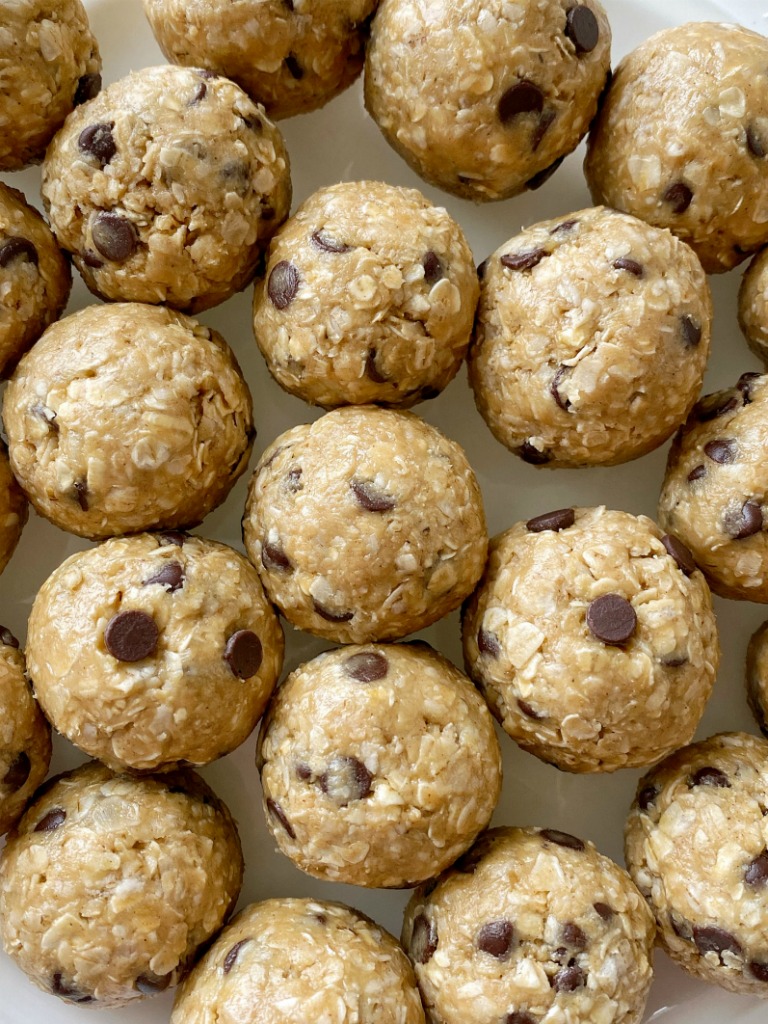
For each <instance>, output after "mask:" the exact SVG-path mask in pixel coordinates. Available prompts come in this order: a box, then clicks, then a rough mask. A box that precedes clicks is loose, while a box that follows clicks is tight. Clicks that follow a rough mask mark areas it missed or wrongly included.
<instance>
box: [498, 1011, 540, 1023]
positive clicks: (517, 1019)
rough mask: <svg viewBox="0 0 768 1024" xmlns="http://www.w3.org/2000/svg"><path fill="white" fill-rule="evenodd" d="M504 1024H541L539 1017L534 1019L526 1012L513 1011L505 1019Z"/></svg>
mask: <svg viewBox="0 0 768 1024" xmlns="http://www.w3.org/2000/svg"><path fill="white" fill-rule="evenodd" d="M504 1024H539V1018H538V1017H532V1016H531V1015H530V1013H526V1012H525V1010H513V1011H512V1013H508V1014H507V1016H506V1017H505V1018H504Z"/></svg>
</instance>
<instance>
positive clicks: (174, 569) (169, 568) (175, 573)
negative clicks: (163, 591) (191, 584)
mask: <svg viewBox="0 0 768 1024" xmlns="http://www.w3.org/2000/svg"><path fill="white" fill-rule="evenodd" d="M186 578H187V577H186V575H185V573H184V570H183V569H182V567H181V566H180V565H179V563H178V562H166V563H165V565H164V566H163V567H162V569H160V571H159V572H156V573H155V575H154V576H150V577H149V579H148V580H144V583H143V586H145V587H151V586H152V584H154V583H158V584H159V585H160V586H162V587H167V588H168V593H169V594H174V593H175V592H176V591H177V590H181V588H182V587H183V586H184V581H185V580H186Z"/></svg>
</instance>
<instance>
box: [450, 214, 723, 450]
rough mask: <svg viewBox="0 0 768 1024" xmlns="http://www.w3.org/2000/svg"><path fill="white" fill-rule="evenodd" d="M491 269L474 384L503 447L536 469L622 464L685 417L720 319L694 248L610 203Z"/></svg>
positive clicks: (474, 356) (475, 350) (544, 234)
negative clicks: (715, 319) (716, 318)
mask: <svg viewBox="0 0 768 1024" xmlns="http://www.w3.org/2000/svg"><path fill="white" fill-rule="evenodd" d="M482 266H483V280H482V283H481V288H480V306H479V308H478V312H477V320H476V327H475V337H474V342H473V345H472V348H471V350H470V360H469V375H470V383H471V385H472V388H473V390H474V393H475V401H476V403H477V407H478V409H479V411H480V413H481V414H482V416H483V418H484V419H485V421H486V423H487V424H488V426H489V427H490V428H491V431H492V432H493V434H494V436H495V437H496V438H497V440H499V441H500V442H501V443H502V444H503V445H506V447H507V448H509V449H511V450H512V451H513V452H515V453H516V454H517V455H519V456H520V457H521V458H522V459H524V460H525V461H526V462H530V463H533V464H534V465H547V466H568V467H572V466H611V465H615V464H616V463H619V462H626V461H628V460H629V459H635V458H637V457H638V456H640V455H644V454H645V453H646V452H649V451H651V450H652V449H653V448H657V447H658V446H659V445H660V444H662V443H663V442H664V441H666V440H667V438H669V437H670V436H671V434H672V433H673V432H674V430H675V429H676V428H677V427H679V426H680V424H681V423H682V422H683V421H684V420H685V417H686V416H687V415H688V413H689V412H690V410H691V407H692V406H693V404H694V402H695V401H696V397H697V395H698V393H699V391H700V389H701V384H702V380H703V378H704V370H705V367H706V363H707V356H708V354H709V347H710V335H711V323H712V299H711V296H710V292H709V286H708V285H707V279H706V276H705V274H704V271H703V270H702V268H701V264H700V263H699V261H698V259H697V258H696V256H695V254H694V253H693V252H692V250H691V249H690V248H689V247H688V246H687V245H685V243H683V242H681V241H679V240H678V239H677V238H675V236H674V235H672V234H671V233H670V232H669V231H663V230H659V229H658V228H654V227H650V226H649V225H647V224H644V223H643V222H642V221H639V220H637V219H636V218H635V217H629V216H626V215H624V214H620V213H616V212H614V211H613V210H608V209H606V208H605V207H598V208H597V209H592V210H580V211H579V212H578V213H574V214H571V215H569V216H568V217H560V218H558V219H557V220H549V221H544V222H543V223H540V224H536V225H534V226H533V227H531V228H528V229H527V230H526V231H523V232H522V234H520V235H517V236H516V237H515V238H512V239H510V240H509V241H508V242H505V244H504V245H502V246H501V247H500V248H499V249H497V250H496V252H495V253H493V255H492V256H490V257H489V258H488V259H487V260H486V261H485V263H484V264H483V265H482Z"/></svg>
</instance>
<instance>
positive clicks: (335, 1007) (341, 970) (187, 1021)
mask: <svg viewBox="0 0 768 1024" xmlns="http://www.w3.org/2000/svg"><path fill="white" fill-rule="evenodd" d="M214 1020H215V1021H221V1022H222V1024H223V1022H224V1021H226V1022H227V1024H296V1022H297V1021H318V1022H320V1021H323V1022H325V1021H334V1024H424V1011H423V1010H422V1008H421V1001H420V999H419V993H418V991H417V989H416V984H415V981H414V977H413V971H412V970H411V965H410V964H409V963H408V959H407V957H406V956H405V954H404V953H403V951H402V949H401V948H400V946H399V945H398V944H397V942H396V941H395V940H394V939H393V938H392V936H391V935H390V934H389V933H388V932H386V931H385V930H384V929H383V928H380V927H379V926H378V925H377V924H375V923H374V922H373V921H371V920H370V919H369V918H367V917H365V915H364V914H361V913H360V912H359V911H357V910H353V909H352V908H351V907H345V906H343V905H342V904H341V903H330V902H328V901H326V900H322V901H321V900H310V899H271V900H265V901H264V902H263V903H253V904H251V905H250V906H249V907H246V908H245V910H243V911H241V913H239V914H238V915H237V917H236V918H235V919H234V921H232V923H231V924H230V925H228V927H227V928H225V929H224V931H223V932H222V933H221V935H220V936H219V937H218V939H217V940H216V942H215V943H214V945H213V946H212V947H211V948H210V949H209V950H208V952H207V953H206V954H205V956H204V957H203V958H202V959H201V960H200V962H199V963H198V964H197V966H196V967H195V969H194V970H193V971H192V973H191V974H190V976H189V977H188V978H187V979H186V981H185V982H184V983H183V985H181V986H180V988H179V990H178V992H177V993H176V1001H175V1003H174V1006H173V1014H172V1016H171V1024H209V1022H210V1021H214Z"/></svg>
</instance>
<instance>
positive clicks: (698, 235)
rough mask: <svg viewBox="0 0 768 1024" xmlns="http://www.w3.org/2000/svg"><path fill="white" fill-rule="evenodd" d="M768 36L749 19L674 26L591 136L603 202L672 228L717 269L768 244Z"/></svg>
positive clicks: (633, 67)
mask: <svg viewBox="0 0 768 1024" xmlns="http://www.w3.org/2000/svg"><path fill="white" fill-rule="evenodd" d="M766 64H768V39H766V38H765V37H764V36H762V35H758V34H757V33H756V32H750V31H749V30H748V29H745V28H742V27H740V26H738V25H720V24H716V23H714V22H690V23H689V24H686V25H679V26H677V27H675V28H668V29H664V30H663V31H661V32H657V33H656V34H655V35H653V36H651V38H650V39H647V40H646V41H645V42H644V43H642V44H641V45H640V46H638V47H637V49H636V50H633V51H632V53H630V54H629V55H628V56H627V57H625V58H624V60H623V61H621V63H620V64H619V66H618V68H617V69H616V73H615V75H614V77H613V82H612V84H611V87H610V89H609V90H608V93H607V96H606V98H605V102H604V103H603V104H602V105H601V107H600V113H599V115H598V117H597V120H596V121H595V124H594V125H593V126H592V130H591V131H590V135H589V142H588V151H587V158H586V161H585V164H584V170H585V173H586V176H587V182H588V184H589V188H590V191H591V193H592V198H593V199H594V201H595V202H600V203H605V204H606V205H607V206H614V207H616V208H617V209H619V210H623V211H624V212H625V213H633V214H635V216H637V217H641V218H642V219H643V220H646V221H648V222H649V223H651V224H656V225H657V226H658V227H664V228H669V229H670V230H671V231H673V232H674V233H675V234H676V235H678V236H679V237H680V238H682V239H683V240H684V241H686V242H688V243H689V244H690V245H691V246H692V247H693V248H694V250H695V251H696V254H697V255H698V257H699V259H700V260H701V262H702V263H703V265H704V269H705V270H706V271H707V273H719V272H722V271H725V270H730V269H731V268H732V267H735V266H736V265H737V264H738V263H741V261H742V260H743V259H745V258H746V257H747V256H748V255H749V254H750V253H752V252H754V251H755V250H756V249H759V248H760V247H761V246H763V245H764V244H765V243H766V242H768V160H766V156H768V78H766V76H765V67H766Z"/></svg>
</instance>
